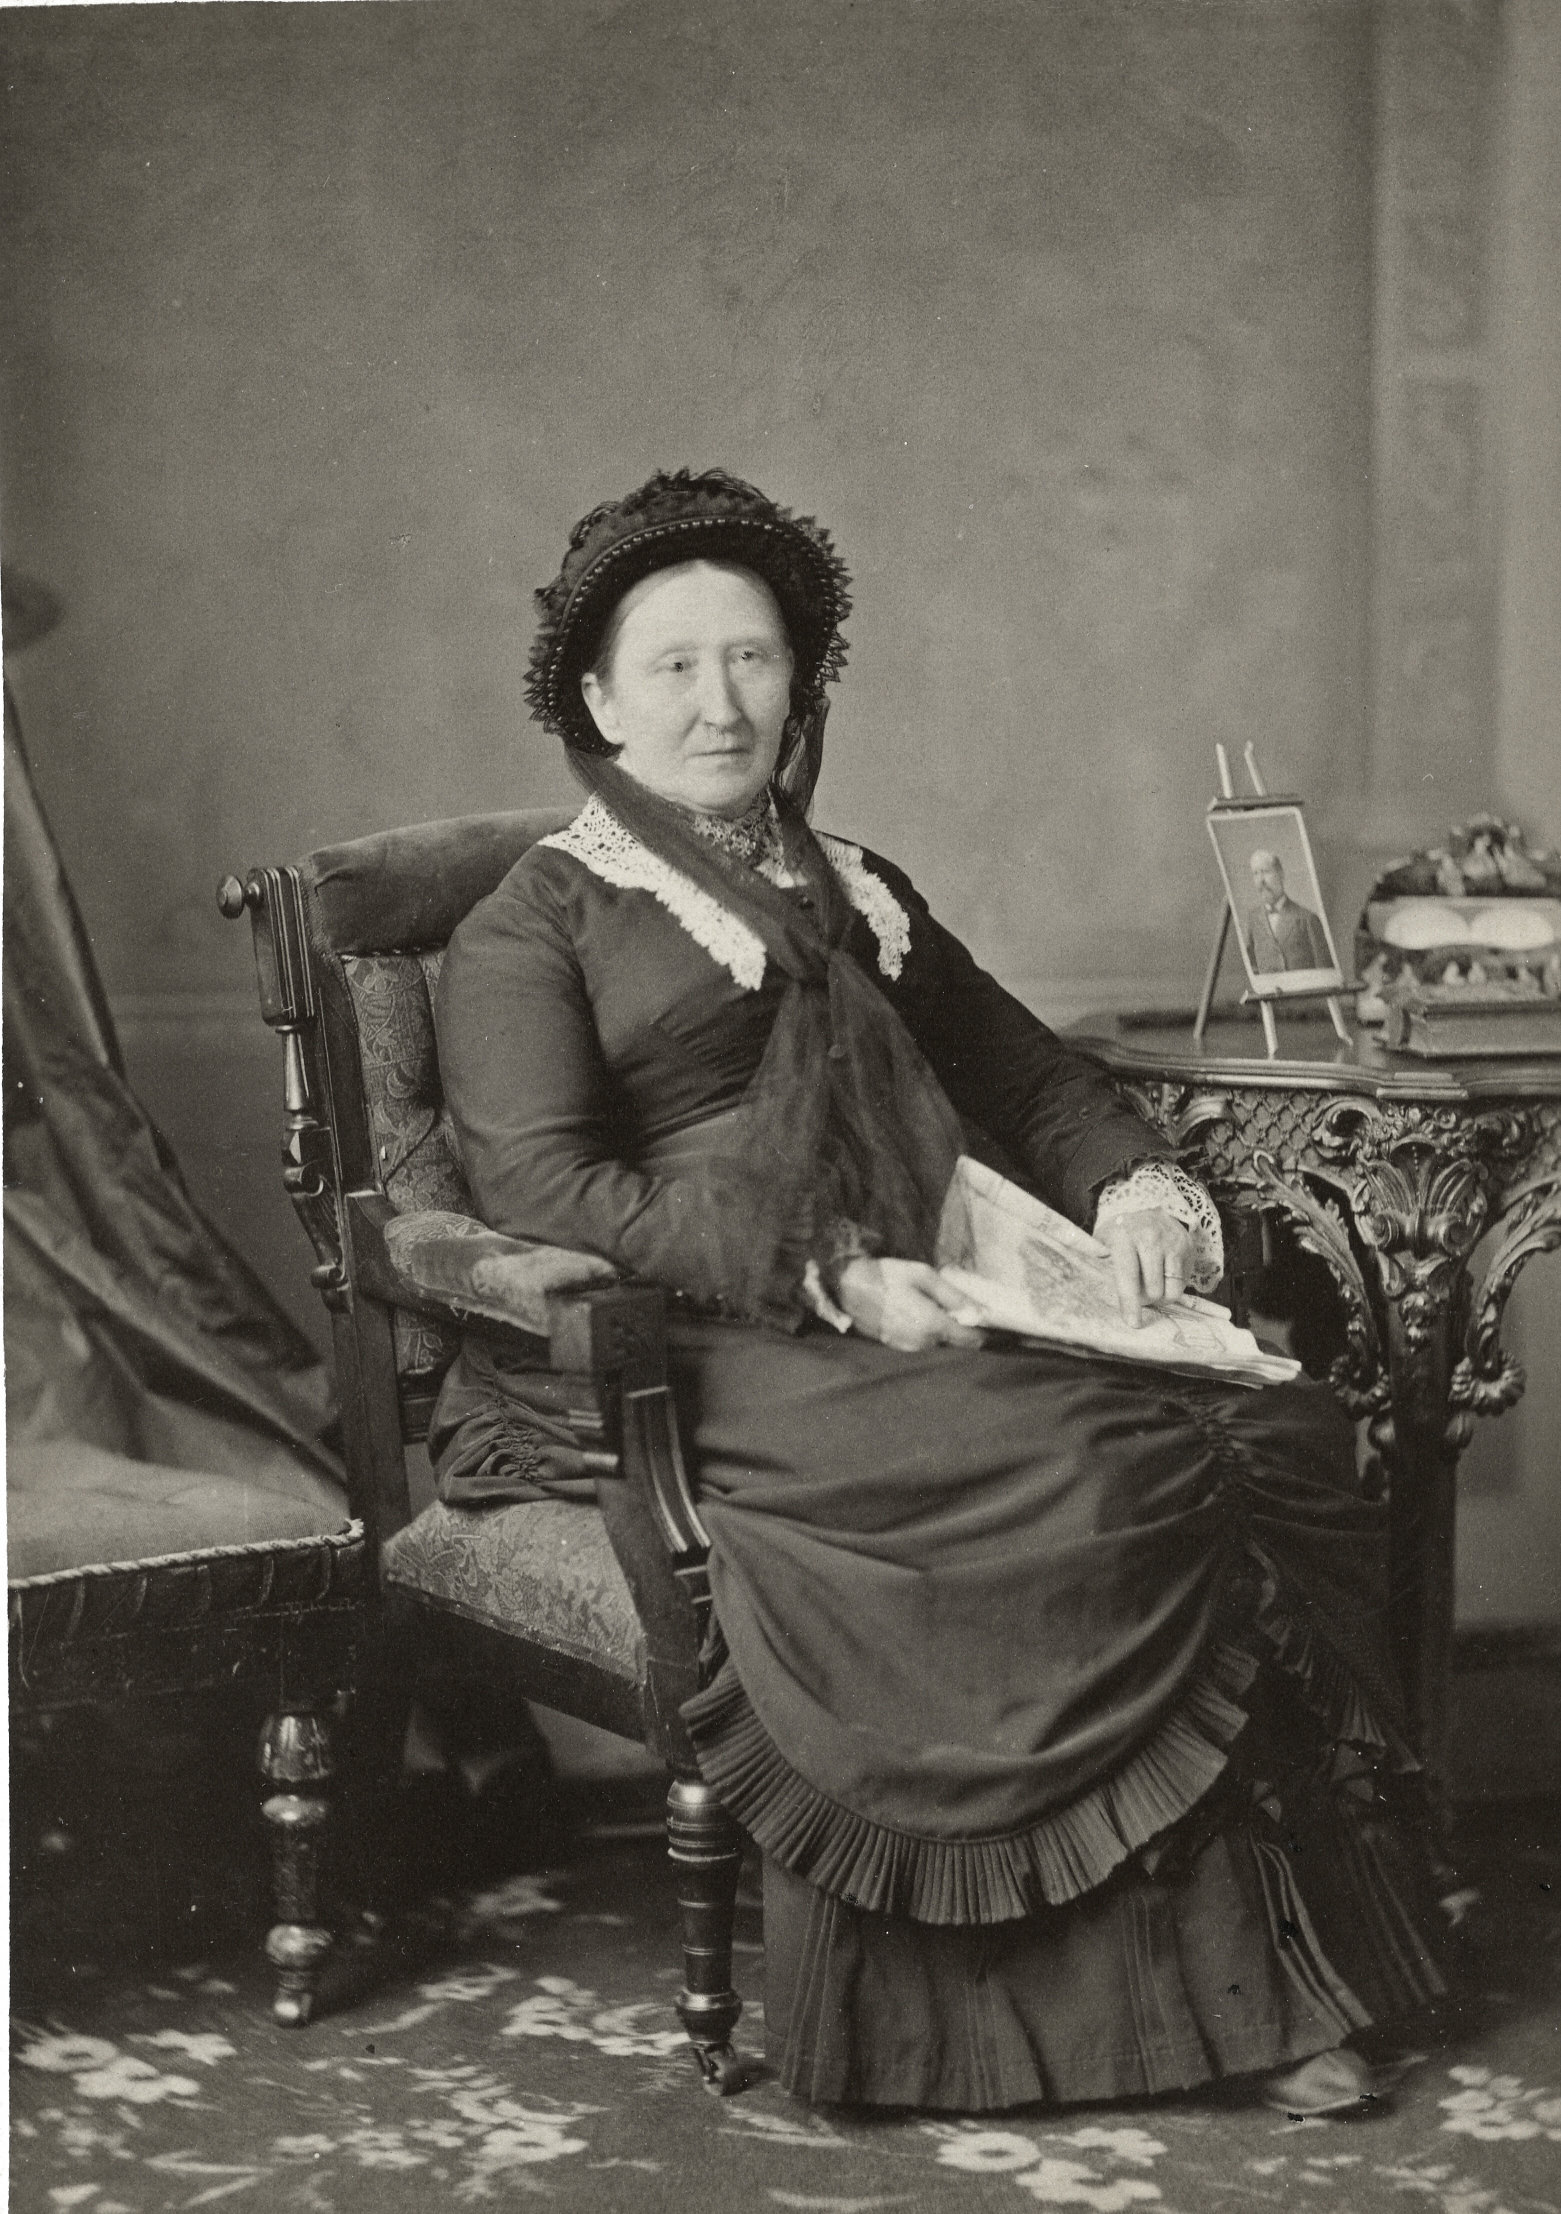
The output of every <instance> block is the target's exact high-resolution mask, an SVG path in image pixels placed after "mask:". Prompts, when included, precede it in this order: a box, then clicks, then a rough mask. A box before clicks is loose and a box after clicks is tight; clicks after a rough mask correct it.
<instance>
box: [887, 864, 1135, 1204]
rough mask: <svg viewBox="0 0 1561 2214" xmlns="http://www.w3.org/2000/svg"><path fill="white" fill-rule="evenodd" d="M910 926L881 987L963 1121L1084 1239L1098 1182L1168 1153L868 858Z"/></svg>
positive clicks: (899, 878)
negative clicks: (899, 960) (897, 966)
mask: <svg viewBox="0 0 1561 2214" xmlns="http://www.w3.org/2000/svg"><path fill="white" fill-rule="evenodd" d="M864 859H865V861H866V863H867V866H868V868H869V869H871V870H872V871H873V873H874V874H875V875H879V876H881V877H882V878H883V879H884V881H885V882H886V883H887V884H888V886H889V888H890V890H891V891H892V892H893V893H894V895H895V897H896V899H898V900H899V901H900V902H901V903H902V905H903V906H904V907H905V909H906V912H907V914H908V915H909V917H910V923H911V929H910V946H909V950H908V952H907V953H906V956H905V959H904V963H903V966H902V969H901V972H900V975H899V977H898V978H897V979H895V980H894V981H892V982H890V983H889V984H888V985H887V986H886V989H887V990H888V993H889V997H890V998H891V999H892V1000H893V1002H894V1004H895V1005H896V1007H897V1008H898V1009H899V1011H900V1014H901V1015H902V1017H903V1018H904V1020H905V1023H906V1026H907V1028H908V1029H909V1030H910V1032H911V1035H912V1036H913V1037H914V1038H915V1040H916V1042H917V1044H918V1045H919V1046H920V1047H921V1049H922V1051H923V1053H925V1054H926V1056H927V1059H928V1060H929V1061H930V1062H931V1064H932V1067H933V1069H934V1070H935V1072H936V1074H937V1076H938V1079H939V1081H940V1082H941V1084H942V1085H943V1088H944V1090H945V1091H946V1092H947V1093H948V1095H949V1098H950V1099H951V1100H952V1101H953V1103H954V1106H955V1107H956V1108H957V1109H958V1111H959V1113H960V1114H961V1115H962V1116H963V1117H964V1119H965V1120H966V1121H967V1122H970V1123H974V1124H975V1125H977V1127H978V1128H980V1129H982V1130H984V1131H986V1132H987V1133H988V1135H989V1136H991V1137H993V1138H995V1139H996V1140H997V1142H998V1144H999V1145H1000V1146H1002V1148H1003V1149H1004V1151H1005V1152H1006V1153H1007V1154H1008V1155H1009V1156H1010V1158H1011V1159H1012V1160H1013V1161H1014V1163H1015V1164H1016V1166H1017V1167H1018V1168H1019V1170H1020V1172H1021V1173H1022V1174H1023V1175H1024V1176H1026V1177H1028V1178H1029V1179H1030V1181H1031V1182H1032V1183H1033V1184H1034V1186H1035V1188H1036V1190H1037V1191H1038V1192H1039V1193H1040V1195H1041V1197H1042V1198H1043V1199H1044V1200H1045V1201H1046V1202H1047V1204H1048V1205H1049V1206H1052V1207H1055V1208H1057V1210H1058V1211H1059V1212H1060V1213H1062V1214H1065V1215H1066V1216H1067V1217H1068V1218H1069V1220H1070V1221H1072V1222H1076V1223H1078V1224H1079V1225H1080V1226H1081V1227H1082V1228H1084V1229H1088V1228H1089V1227H1090V1225H1091V1224H1092V1223H1093V1221H1094V1218H1095V1201H1096V1196H1097V1194H1098V1193H1099V1191H1100V1188H1101V1186H1102V1185H1103V1184H1105V1183H1107V1182H1108V1181H1109V1180H1110V1179H1111V1178H1112V1177H1115V1176H1120V1175H1122V1174H1123V1173H1124V1172H1125V1171H1126V1170H1128V1169H1130V1168H1132V1167H1134V1166H1135V1164H1136V1163H1138V1162H1140V1161H1150V1160H1161V1159H1163V1158H1165V1157H1166V1156H1167V1155H1168V1154H1169V1153H1170V1151H1171V1146H1170V1144H1169V1142H1168V1140H1167V1139H1166V1138H1164V1137H1163V1136H1162V1135H1161V1133H1160V1132H1159V1131H1158V1130H1156V1129H1154V1128H1153V1126H1152V1125H1151V1124H1149V1123H1147V1122H1144V1121H1143V1120H1142V1119H1141V1118H1140V1117H1139V1116H1137V1115H1135V1114H1134V1113H1133V1112H1132V1110H1131V1109H1130V1108H1127V1107H1125V1106H1124V1105H1123V1104H1122V1102H1121V1100H1120V1099H1119V1098H1118V1096H1117V1094H1116V1092H1115V1091H1114V1090H1113V1088H1112V1085H1111V1082H1110V1079H1109V1078H1108V1077H1107V1075H1106V1073H1105V1071H1104V1069H1102V1068H1101V1067H1100V1065H1099V1063H1098V1062H1095V1061H1092V1060H1091V1059H1090V1058H1089V1056H1088V1055H1087V1054H1083V1053H1077V1052H1074V1051H1072V1050H1071V1049H1070V1048H1069V1047H1067V1046H1066V1045H1064V1044H1063V1042H1062V1040H1061V1039H1060V1038H1058V1037H1057V1035H1056V1034H1055V1032H1053V1031H1051V1030H1048V1029H1047V1027H1046V1025H1045V1023H1043V1022H1041V1021H1039V1020H1038V1018H1037V1017H1036V1016H1034V1015H1032V1014H1031V1013H1030V1011H1029V1009H1028V1008H1027V1007H1025V1006H1023V1005H1021V1003H1020V1002H1019V1001H1018V1000H1017V999H1015V998H1014V997H1013V995H1012V994H1011V993H1010V992H1005V991H1004V989H1003V987H1002V986H1001V984H999V983H998V982H997V980H996V978H995V977H991V976H989V975H988V974H987V972H986V971H985V970H984V969H982V968H980V967H978V965H977V964H976V962H975V961H974V960H973V959H972V958H971V956H970V954H969V953H967V952H966V950H965V948H964V947H963V946H962V945H961V944H960V942H959V940H958V939H957V938H956V937H955V936H954V935H953V933H952V932H951V931H948V930H945V929H944V928H943V926H942V924H941V923H939V922H938V921H937V920H936V919H935V918H934V916H933V915H932V913H931V911H930V910H929V908H928V906H927V903H926V901H925V900H924V899H923V898H922V896H921V894H920V893H919V892H918V891H917V890H916V888H915V886H914V885H913V884H912V883H911V881H910V879H909V878H908V877H907V876H905V875H904V874H903V873H902V872H901V871H900V870H899V869H896V868H894V867H893V866H892V864H891V863H889V862H886V861H882V860H880V859H879V858H878V856H876V855H874V854H868V855H865V856H864Z"/></svg>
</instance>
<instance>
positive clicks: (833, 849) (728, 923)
mask: <svg viewBox="0 0 1561 2214" xmlns="http://www.w3.org/2000/svg"><path fill="white" fill-rule="evenodd" d="M722 842H723V843H724V841H722ZM818 842H819V844H820V846H821V847H822V848H823V851H824V854H825V857H826V859H827V860H828V862H829V865H830V867H831V868H832V869H833V870H834V872H835V874H836V876H837V877H838V878H839V880H840V885H841V889H842V890H843V891H844V893H845V895H846V898H847V899H848V900H849V901H850V902H851V905H852V906H853V907H854V908H855V909H856V911H857V913H858V914H859V915H860V916H861V917H862V919H863V920H864V921H865V922H866V924H867V926H868V928H869V929H870V930H871V931H872V933H873V936H874V937H875V938H876V939H877V941H878V966H879V968H880V969H881V970H882V971H883V973H884V975H885V976H887V977H890V978H894V977H897V976H898V975H899V974H900V971H901V969H902V968H903V967H904V965H905V956H906V954H907V953H908V952H909V951H910V943H911V923H910V917H909V915H907V914H906V912H905V909H904V908H903V907H902V906H901V905H900V903H899V901H898V900H897V899H896V898H895V896H894V894H893V893H892V892H891V891H890V889H889V887H888V885H887V884H885V882H884V881H883V879H882V877H879V876H874V874H873V872H872V870H871V869H869V868H868V867H867V865H866V863H865V862H864V860H863V858H862V849H861V847H860V846H853V845H849V844H848V843H847V842H846V840H845V839H844V838H831V837H830V836H828V834H827V833H820V834H819V840H818ZM538 843H539V844H540V845H543V846H554V847H556V848H557V849H558V851H559V852H560V853H567V854H568V855H570V857H571V858H572V859H573V860H576V861H578V862H579V863H580V864H581V866H582V867H583V868H587V869H589V870H590V872H591V874H592V875H593V876H597V877H600V878H601V880H602V882H603V883H604V884H613V885H616V886H618V887H619V889H621V890H624V891H634V892H649V893H650V894H651V895H652V897H653V898H655V899H656V900H658V901H659V902H660V903H661V905H662V906H663V907H664V908H665V909H666V910H667V912H668V914H669V915H671V916H673V917H674V919H675V920H676V921H677V922H679V923H680V924H681V925H682V927H683V928H684V929H685V930H686V931H687V932H688V935H689V936H690V937H691V938H692V939H693V941H694V943H695V944H696V945H697V946H700V947H702V948H703V950H704V951H705V952H706V953H708V954H709V956H710V958H711V960H712V961H715V962H718V963H719V964H720V966H721V967H722V968H723V969H725V970H726V971H727V972H728V974H729V975H730V976H731V978H732V980H733V982H734V983H736V984H740V985H741V986H742V988H743V990H744V991H745V992H756V991H757V990H758V989H759V987H760V985H761V984H762V983H763V982H764V963H765V952H764V940H763V939H762V938H761V937H760V936H759V934H758V932H757V931H756V930H753V929H752V928H750V926H749V925H748V924H747V923H745V922H744V921H743V919H742V917H741V916H740V915H734V914H733V913H732V911H731V909H730V908H727V907H723V906H722V904H721V902H720V901H719V900H718V899H715V898H714V897H713V896H712V895H711V894H710V893H709V892H707V891H705V890H704V889H703V887H702V886H701V885H698V884H696V883H695V882H694V881H693V879H692V877H687V876H685V875H684V874H683V872H682V871H681V870H680V869H675V868H674V867H673V866H672V864H671V862H669V861H663V860H662V859H661V857H660V855H659V854H655V853H652V852H651V850H650V848H649V847H648V846H646V845H643V844H642V843H641V842H640V840H639V839H638V838H636V837H635V835H634V833H633V832H632V831H631V830H626V829H625V828H624V826H623V824H622V823H620V822H619V820H618V818H617V816H616V815H614V814H613V812H612V810H611V809H610V808H609V807H607V806H606V805H605V804H604V803H603V801H602V800H601V799H600V798H598V796H597V795H596V794H595V793H594V792H593V793H592V795H591V797H590V798H589V799H588V800H587V801H586V803H585V805H584V807H582V808H581V810H580V812H579V814H578V815H577V816H576V817H575V819H574V821H573V822H572V823H571V824H570V825H569V828H568V829H567V830H558V831H555V832H554V833H553V835H552V836H551V837H550V838H542V839H539V840H538ZM766 844H767V841H766ZM754 865H755V866H756V867H757V868H759V869H760V870H761V871H762V873H763V874H764V875H766V876H768V877H770V878H771V881H772V882H788V881H790V880H789V878H787V877H786V876H785V874H784V864H781V866H780V871H779V873H777V871H776V863H775V860H774V857H773V855H772V854H771V853H770V852H769V851H767V850H766V851H764V852H761V853H760V855H759V857H758V859H757V860H756V862H755V864H754Z"/></svg>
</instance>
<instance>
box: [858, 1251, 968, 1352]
mask: <svg viewBox="0 0 1561 2214" xmlns="http://www.w3.org/2000/svg"><path fill="white" fill-rule="evenodd" d="M837 1299H838V1304H839V1305H840V1307H841V1308H842V1309H843V1310H844V1312H845V1313H846V1314H848V1315H849V1316H850V1317H851V1320H852V1321H853V1322H854V1323H855V1325H856V1327H857V1329H858V1330H860V1331H861V1333H862V1335H863V1337H865V1338H876V1339H877V1340H878V1342H879V1344H880V1345H887V1346H892V1347H893V1349H894V1351H895V1352H896V1353H924V1352H925V1351H926V1350H927V1348H928V1346H929V1345H968V1346H977V1345H979V1344H980V1343H981V1332H980V1331H979V1330H972V1329H969V1328H968V1327H967V1326H966V1325H965V1324H964V1323H962V1322H956V1321H955V1319H954V1317H955V1315H956V1314H957V1313H958V1312H959V1310H960V1309H961V1308H962V1307H963V1306H964V1305H965V1299H964V1296H963V1294H962V1293H960V1292H957V1291H955V1289H954V1287H953V1286H952V1285H951V1284H945V1283H944V1281H943V1279H942V1277H941V1276H940V1275H939V1274H938V1272H937V1270H936V1269H935V1268H929V1267H928V1266H927V1263H926V1262H925V1261H870V1260H866V1259H858V1260H855V1261H847V1263H846V1265H845V1267H844V1268H843V1269H842V1270H841V1271H840V1289H839V1292H838V1295H837Z"/></svg>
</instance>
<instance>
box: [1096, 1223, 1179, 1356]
mask: <svg viewBox="0 0 1561 2214" xmlns="http://www.w3.org/2000/svg"><path fill="white" fill-rule="evenodd" d="M1095 1236H1096V1238H1097V1239H1098V1241H1099V1242H1100V1244H1101V1245H1103V1246H1104V1247H1105V1249H1106V1251H1107V1252H1108V1253H1109V1254H1110V1255H1111V1266H1112V1269H1113V1271H1114V1272H1115V1275H1116V1280H1117V1305H1118V1306H1119V1307H1120V1308H1121V1310H1122V1320H1123V1321H1124V1322H1126V1323H1128V1324H1129V1325H1130V1326H1131V1327H1132V1328H1133V1329H1135V1330H1136V1329H1138V1328H1139V1327H1140V1326H1141V1324H1142V1323H1143V1322H1144V1321H1145V1319H1146V1317H1145V1314H1144V1309H1145V1307H1159V1306H1162V1305H1164V1304H1165V1303H1166V1302H1167V1301H1169V1300H1172V1299H1180V1297H1181V1295H1182V1293H1183V1291H1184V1290H1185V1289H1186V1286H1187V1278H1188V1276H1189V1274H1190V1273H1191V1269H1192V1233H1191V1232H1190V1231H1189V1230H1188V1229H1187V1228H1186V1227H1185V1225H1184V1224H1182V1223H1180V1222H1178V1221H1177V1219H1176V1217H1175V1216H1174V1215H1168V1214H1167V1213H1166V1212H1165V1210H1164V1208H1163V1207H1140V1208H1135V1210H1134V1211H1133V1212H1132V1213H1131V1214H1124V1215H1113V1216H1112V1218H1111V1220H1110V1221H1109V1222H1103V1223H1102V1224H1101V1225H1100V1227H1099V1229H1098V1230H1097V1231H1096V1232H1095Z"/></svg>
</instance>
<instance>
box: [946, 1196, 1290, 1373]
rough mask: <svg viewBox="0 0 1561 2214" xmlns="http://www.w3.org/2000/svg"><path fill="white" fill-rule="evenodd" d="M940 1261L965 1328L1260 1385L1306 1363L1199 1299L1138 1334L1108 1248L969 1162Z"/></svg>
mask: <svg viewBox="0 0 1561 2214" xmlns="http://www.w3.org/2000/svg"><path fill="white" fill-rule="evenodd" d="M937 1261H938V1266H939V1269H940V1271H941V1273H942V1274H943V1276H944V1277H945V1278H946V1279H947V1281H948V1282H949V1283H951V1284H952V1285H953V1286H954V1287H955V1289H956V1290H958V1291H959V1292H960V1293H962V1294H963V1296H964V1298H965V1301H966V1306H965V1310H964V1312H963V1313H962V1314H961V1316H960V1320H961V1321H963V1322H968V1323H970V1324H971V1325H973V1326H979V1327H984V1328H987V1329H996V1330H1005V1331H1009V1332H1011V1333H1013V1334H1014V1335H1016V1336H1019V1337H1023V1338H1032V1339H1035V1340H1036V1341H1037V1342H1040V1343H1044V1344H1047V1345H1052V1346H1060V1347H1064V1348H1067V1349H1069V1350H1073V1351H1079V1352H1086V1353H1095V1354H1098V1355H1100V1356H1102V1357H1104V1358H1107V1359H1111V1360H1127V1361H1142V1362H1147V1363H1149V1364H1150V1365H1152V1366H1155V1367H1163V1368H1169V1369H1175V1370H1177V1371H1179V1372H1181V1373H1183V1374H1198V1373H1213V1374H1216V1375H1219V1376H1221V1377H1224V1378H1227V1379H1229V1380H1232V1381H1235V1382H1240V1383H1247V1384H1251V1385H1253V1386H1260V1385H1263V1384H1270V1383H1284V1382H1288V1381H1289V1379H1290V1378H1291V1377H1294V1376H1298V1375H1299V1374H1300V1363H1299V1362H1298V1361H1291V1360H1286V1359H1284V1358H1283V1357H1282V1356H1280V1355H1278V1354H1272V1353H1265V1352H1264V1351H1263V1349H1262V1347H1261V1346H1260V1345H1259V1344H1258V1342H1257V1340H1256V1338H1254V1337H1253V1335H1252V1333H1251V1331H1250V1330H1240V1329H1238V1328H1237V1327H1236V1325H1235V1324H1234V1323H1233V1322H1232V1321H1231V1319H1230V1317H1229V1315H1228V1314H1227V1313H1226V1312H1225V1309H1224V1308H1223V1307H1219V1306H1216V1305H1215V1304H1214V1303H1213V1302H1212V1301H1211V1300H1207V1299H1198V1298H1196V1297H1194V1296H1192V1295H1190V1294H1189V1295H1187V1296H1185V1297H1183V1298H1182V1299H1179V1300H1177V1301H1175V1302H1173V1303H1172V1304H1170V1305H1168V1306H1162V1307H1158V1308H1155V1309H1153V1310H1152V1311H1151V1313H1150V1317H1149V1319H1148V1320H1146V1321H1145V1322H1144V1323H1143V1325H1142V1326H1141V1327H1140V1328H1139V1329H1136V1330H1135V1329H1134V1328H1133V1327H1132V1325H1131V1324H1130V1323H1127V1322H1124V1321H1123V1319H1122V1314H1121V1310H1120V1308H1119V1307H1118V1305H1117V1296H1116V1282H1115V1278H1114V1276H1113V1273H1112V1268H1111V1262H1110V1259H1109V1256H1108V1255H1107V1253H1106V1249H1105V1247H1104V1246H1102V1245H1100V1244H1099V1243H1097V1241H1096V1240H1095V1239H1094V1238H1092V1237H1091V1236H1090V1235H1089V1233H1088V1232H1087V1231H1085V1230H1081V1229H1080V1228H1079V1227H1078V1225H1077V1224H1076V1223H1072V1222H1069V1221H1068V1219H1067V1217H1066V1216H1064V1215H1059V1214H1058V1213H1057V1212H1056V1211H1055V1210H1054V1209H1053V1208H1051V1207H1048V1206H1047V1205H1046V1204H1045V1203H1044V1201H1042V1200H1039V1199H1035V1198H1033V1197H1032V1196H1031V1195H1030V1194H1029V1193H1028V1192H1024V1191H1021V1190H1020V1189H1019V1187H1018V1186H1017V1185H1016V1184H1011V1183H1009V1182H1008V1180H1007V1179H1006V1178H1005V1177H1002V1176H999V1175H998V1174H997V1172H996V1171H995V1170H994V1169H989V1168H986V1167H983V1165H982V1164H981V1163H980V1162H979V1161H973V1160H971V1159H970V1158H969V1157H968V1156H966V1157H964V1158H962V1159H961V1160H960V1161H959V1163H958V1165H957V1166H956V1168H955V1171H954V1176H953V1179H952V1181H951V1183H950V1185H949V1191H948V1197H947V1198H946V1200H945V1201H944V1206H943V1218H942V1222H941V1224H940V1226H939V1232H938V1247H937Z"/></svg>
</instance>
